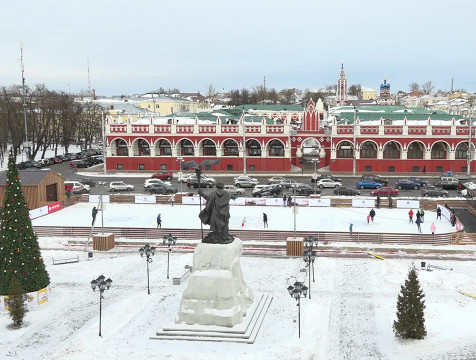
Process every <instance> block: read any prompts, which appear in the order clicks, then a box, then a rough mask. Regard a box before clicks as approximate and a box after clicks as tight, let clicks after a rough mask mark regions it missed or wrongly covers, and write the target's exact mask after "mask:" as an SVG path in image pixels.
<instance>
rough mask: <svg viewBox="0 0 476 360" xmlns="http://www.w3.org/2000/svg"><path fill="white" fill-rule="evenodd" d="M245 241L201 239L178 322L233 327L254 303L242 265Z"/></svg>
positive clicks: (195, 253)
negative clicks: (222, 241) (205, 240)
mask: <svg viewBox="0 0 476 360" xmlns="http://www.w3.org/2000/svg"><path fill="white" fill-rule="evenodd" d="M242 250H243V249H242V242H241V240H240V239H238V238H235V241H233V242H232V243H230V244H205V243H200V244H198V245H197V247H196V248H195V252H194V254H193V273H192V275H191V276H190V280H189V283H188V286H187V289H185V291H184V293H183V295H182V301H181V302H180V309H179V312H178V315H177V318H176V321H175V322H176V323H185V324H188V325H193V324H200V325H216V326H226V327H233V326H235V325H236V324H239V323H241V322H242V321H243V318H244V317H245V316H246V312H247V310H248V308H249V307H250V306H251V304H253V301H254V298H253V292H252V291H251V288H250V287H249V286H248V285H247V284H246V283H245V281H244V279H243V273H242V271H241V265H240V255H241V253H242Z"/></svg>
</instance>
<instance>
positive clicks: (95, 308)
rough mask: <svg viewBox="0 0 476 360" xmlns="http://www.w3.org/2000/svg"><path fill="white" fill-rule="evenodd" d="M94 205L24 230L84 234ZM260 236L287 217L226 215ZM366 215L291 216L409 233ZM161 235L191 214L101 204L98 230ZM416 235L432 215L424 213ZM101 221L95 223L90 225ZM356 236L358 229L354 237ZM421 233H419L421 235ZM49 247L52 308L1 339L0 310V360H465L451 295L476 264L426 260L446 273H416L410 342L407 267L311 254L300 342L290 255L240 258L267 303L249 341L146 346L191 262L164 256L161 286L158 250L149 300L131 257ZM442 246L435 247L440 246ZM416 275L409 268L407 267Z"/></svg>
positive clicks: (273, 210) (323, 212)
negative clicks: (415, 321)
mask: <svg viewBox="0 0 476 360" xmlns="http://www.w3.org/2000/svg"><path fill="white" fill-rule="evenodd" d="M92 206H93V204H87V203H80V204H77V205H74V206H71V207H68V208H66V209H64V210H61V211H59V212H57V213H53V214H51V215H48V216H44V217H42V218H38V219H35V220H33V224H34V225H58V226H60V225H76V226H89V225H90V221H91V208H92ZM263 211H265V212H266V213H267V214H268V217H269V224H270V227H269V229H270V230H284V229H286V230H289V229H292V228H293V213H292V209H289V208H283V207H259V206H254V207H250V206H247V207H239V206H236V207H235V206H234V207H232V208H231V214H232V221H231V224H232V226H231V228H232V229H237V228H241V220H242V218H243V217H244V216H246V219H247V221H246V225H245V228H250V229H254V228H256V229H258V228H262V221H261V219H262V217H261V216H262V212H263ZM368 211H369V209H342V208H341V209H339V208H299V214H297V229H298V230H322V231H324V230H325V231H348V224H349V222H350V221H355V223H354V231H382V230H386V231H389V232H405V231H407V232H416V225H414V224H408V219H407V212H408V209H392V210H389V209H380V210H378V209H377V210H376V211H377V215H376V219H375V221H376V223H375V224H367V222H366V214H367V212H368ZM159 212H160V213H162V216H163V222H164V227H188V228H193V227H197V228H198V226H199V223H198V219H197V214H198V206H193V205H189V206H179V205H176V206H174V207H172V206H170V205H155V204H154V205H148V204H147V205H145V204H144V205H137V204H136V205H131V204H106V208H105V211H104V219H105V220H104V221H105V224H104V225H105V226H122V227H147V226H148V227H155V226H156V223H155V218H156V215H157V213H159ZM425 217H426V221H425V223H424V225H425V226H429V224H430V223H431V221H433V220H434V219H435V218H436V215H435V213H432V212H430V211H427V212H426V215H425ZM100 219H101V214H100V213H99V214H98V220H99V222H100ZM436 226H437V229H438V231H441V232H447V231H451V229H452V228H451V226H449V225H448V222H447V220H441V221H438V222H436ZM363 229H365V230H363ZM427 231H428V229H427V228H426V227H425V228H424V232H427ZM58 243H59V241H57V240H56V241H55V240H54V239H41V238H40V246H42V247H43V248H45V247H47V246H48V247H56V249H53V250H43V252H42V255H43V257H44V259H45V264H46V265H47V270H48V272H49V274H50V277H51V287H52V292H53V295H52V297H51V298H50V302H49V303H48V304H47V305H44V306H42V307H40V308H37V309H34V310H32V311H30V312H29V313H27V315H26V326H24V327H23V328H21V329H19V330H10V329H8V328H7V325H8V324H9V323H10V319H9V318H8V314H7V313H6V312H1V313H0V334H1V336H0V358H2V359H3V358H5V359H29V360H33V359H48V360H50V359H52V360H59V359H61V360H63V359H78V360H86V359H88V360H89V359H91V358H101V359H117V360H131V359H174V360H192V359H193V360H197V359H199V360H201V359H207V360H210V359H240V360H248V359H249V360H251V359H253V360H255V359H263V360H275V359H277V360H300V359H329V360H342V359H349V360H350V359H355V360H360V359H402V360H403V359H405V360H407V359H409V360H411V359H425V360H427V359H430V360H433V359H435V360H436V359H475V358H476V338H475V336H474V334H475V333H476V322H475V321H473V317H474V316H473V314H475V313H476V300H475V299H473V298H470V297H468V296H464V295H462V294H460V293H459V291H464V292H468V293H472V294H476V262H475V261H450V260H438V259H435V260H431V264H432V265H437V266H440V267H443V268H448V269H449V268H452V269H453V270H434V271H431V272H429V271H419V279H420V282H421V286H422V289H423V290H424V292H425V294H426V298H425V299H426V306H427V308H426V312H425V315H426V326H427V331H428V336H427V338H426V339H424V340H420V341H402V340H398V339H396V338H395V337H394V335H393V332H392V324H393V321H394V320H395V318H396V316H395V312H396V303H397V296H398V294H399V292H400V286H401V285H402V284H403V283H404V281H405V280H406V278H407V273H408V269H409V267H410V266H411V265H412V262H413V261H415V260H412V259H402V258H399V259H389V260H384V261H381V260H377V259H374V258H368V259H355V258H329V257H318V258H317V259H316V262H315V280H316V282H315V283H312V282H311V283H312V285H311V291H312V299H302V301H301V338H300V339H299V338H298V329H297V316H298V313H297V310H298V309H297V307H296V302H295V300H293V299H292V298H291V297H290V296H289V295H288V292H287V290H286V288H287V286H288V285H290V284H293V283H294V282H295V281H296V280H304V281H306V283H307V279H305V277H304V276H305V275H304V273H303V272H301V271H300V269H302V268H303V267H304V264H303V263H302V260H301V259H300V258H285V257H282V258H266V257H242V258H241V265H242V269H243V275H244V278H245V281H247V282H248V284H249V285H250V286H251V288H252V289H253V291H254V292H255V293H260V292H267V293H271V294H272V295H273V297H274V298H273V301H272V303H271V305H270V308H269V310H268V313H267V315H266V318H265V320H264V322H263V325H262V327H261V329H260V333H259V335H258V337H257V339H256V342H255V344H253V345H249V344H235V343H212V342H210V343H209V342H195V341H191V342H189V341H183V342H182V341H159V340H149V337H150V336H153V335H154V334H155V332H156V331H159V330H161V329H162V327H164V326H167V325H170V324H171V323H172V322H173V320H174V318H175V316H176V314H177V311H178V308H179V304H180V299H181V294H182V292H183V291H184V289H185V287H186V286H187V282H185V283H184V284H182V285H180V286H174V285H172V277H178V276H181V275H182V274H183V273H184V266H185V265H186V264H191V262H192V260H191V256H192V254H183V253H177V252H173V253H172V254H171V261H170V266H171V268H170V274H171V276H170V277H171V279H170V280H167V278H166V269H167V253H166V251H163V250H162V251H161V252H158V253H157V254H156V255H155V257H154V259H153V260H154V261H153V262H152V263H151V264H150V279H151V282H150V284H151V294H150V295H148V294H147V275H146V263H145V260H144V259H143V258H141V257H140V256H139V254H138V251H137V248H133V249H124V250H123V251H120V252H95V254H94V258H93V260H90V261H88V260H87V254H86V253H84V252H81V251H72V250H69V249H68V250H65V249H64V247H63V246H61V245H58ZM439 248H440V247H439ZM78 254H79V256H80V259H81V261H80V262H79V263H74V264H67V265H56V266H53V265H52V258H67V257H73V256H74V257H75V256H77V255H78ZM415 265H416V266H418V265H419V262H416V264H415ZM101 274H103V275H105V276H106V277H110V278H111V279H112V280H113V284H112V287H111V289H110V290H108V291H106V292H105V293H104V299H103V312H102V335H103V336H102V338H101V337H99V336H98V326H99V293H98V292H93V291H92V290H91V287H90V281H91V280H93V279H95V278H97V277H98V276H99V275H101Z"/></svg>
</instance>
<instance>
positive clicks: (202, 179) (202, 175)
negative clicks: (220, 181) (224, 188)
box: [186, 174, 216, 185]
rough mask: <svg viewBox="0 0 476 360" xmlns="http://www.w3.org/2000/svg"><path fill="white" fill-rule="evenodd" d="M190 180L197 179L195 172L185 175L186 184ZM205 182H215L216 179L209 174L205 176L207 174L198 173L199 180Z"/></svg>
mask: <svg viewBox="0 0 476 360" xmlns="http://www.w3.org/2000/svg"><path fill="white" fill-rule="evenodd" d="M190 181H197V174H190V175H189V176H188V177H187V181H186V183H187V185H188V184H189V183H190ZM202 181H203V182H206V181H211V182H212V183H213V184H216V180H215V178H212V177H210V176H207V175H204V174H201V175H200V182H202Z"/></svg>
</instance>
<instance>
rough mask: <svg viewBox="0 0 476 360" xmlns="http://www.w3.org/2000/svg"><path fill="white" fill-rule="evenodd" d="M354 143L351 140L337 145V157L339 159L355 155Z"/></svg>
mask: <svg viewBox="0 0 476 360" xmlns="http://www.w3.org/2000/svg"><path fill="white" fill-rule="evenodd" d="M353 148H354V147H353V146H352V143H351V142H349V141H343V142H341V143H340V144H339V146H338V147H337V158H339V159H352V157H353V156H354V151H353Z"/></svg>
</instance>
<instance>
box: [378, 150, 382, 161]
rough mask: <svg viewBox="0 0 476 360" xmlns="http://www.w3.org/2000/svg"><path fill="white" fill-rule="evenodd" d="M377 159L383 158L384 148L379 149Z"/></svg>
mask: <svg viewBox="0 0 476 360" xmlns="http://www.w3.org/2000/svg"><path fill="white" fill-rule="evenodd" d="M377 159H378V160H381V159H383V150H381V149H378V150H377Z"/></svg>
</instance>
